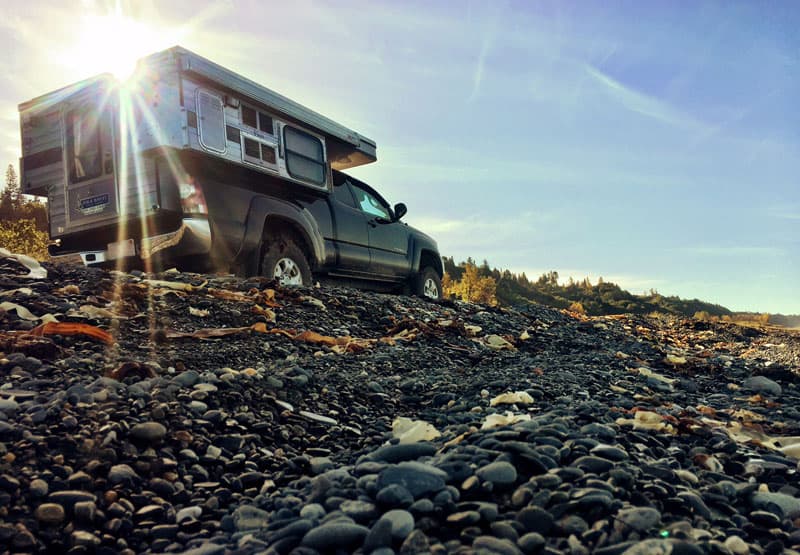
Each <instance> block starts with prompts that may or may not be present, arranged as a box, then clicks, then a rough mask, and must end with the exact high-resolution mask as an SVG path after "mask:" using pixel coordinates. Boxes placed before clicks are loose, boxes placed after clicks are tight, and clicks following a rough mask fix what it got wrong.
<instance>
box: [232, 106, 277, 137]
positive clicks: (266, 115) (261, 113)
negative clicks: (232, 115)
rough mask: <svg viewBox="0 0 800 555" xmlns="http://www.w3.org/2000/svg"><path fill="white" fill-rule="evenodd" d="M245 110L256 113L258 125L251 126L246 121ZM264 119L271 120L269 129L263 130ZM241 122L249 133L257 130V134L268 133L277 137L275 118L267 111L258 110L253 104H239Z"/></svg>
mask: <svg viewBox="0 0 800 555" xmlns="http://www.w3.org/2000/svg"><path fill="white" fill-rule="evenodd" d="M245 110H252V111H253V112H255V115H256V124H255V125H250V124H249V123H247V122H245V121H244V111H245ZM262 116H263V118H267V119H269V124H270V128H269V129H262V128H261V120H262ZM239 122H240V123H241V125H242V126H246V127H247V128H248V131H249V130H250V129H252V130H255V131H256V132H261V133H266V134H267V135H269V136H270V137H276V136H277V134H276V133H275V116H273V115H272V114H270V113H267V112H266V111H265V110H263V109H261V108H258V107H256V106H254V105H252V104H248V103H247V102H242V103H240V104H239Z"/></svg>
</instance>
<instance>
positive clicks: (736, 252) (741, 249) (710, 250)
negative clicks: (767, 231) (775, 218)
mask: <svg viewBox="0 0 800 555" xmlns="http://www.w3.org/2000/svg"><path fill="white" fill-rule="evenodd" d="M671 250H673V251H676V252H679V253H685V254H689V255H694V256H712V257H725V258H740V257H754V256H759V257H773V256H782V255H783V254H784V250H783V249H781V248H778V247H762V246H709V245H700V246H693V247H680V248H676V249H671Z"/></svg>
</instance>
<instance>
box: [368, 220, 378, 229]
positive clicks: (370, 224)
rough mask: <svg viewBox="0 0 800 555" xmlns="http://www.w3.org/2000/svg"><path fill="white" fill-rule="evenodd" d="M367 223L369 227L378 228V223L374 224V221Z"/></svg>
mask: <svg viewBox="0 0 800 555" xmlns="http://www.w3.org/2000/svg"><path fill="white" fill-rule="evenodd" d="M367 223H368V224H369V226H370V227H378V222H376V221H375V220H370V221H368V222H367Z"/></svg>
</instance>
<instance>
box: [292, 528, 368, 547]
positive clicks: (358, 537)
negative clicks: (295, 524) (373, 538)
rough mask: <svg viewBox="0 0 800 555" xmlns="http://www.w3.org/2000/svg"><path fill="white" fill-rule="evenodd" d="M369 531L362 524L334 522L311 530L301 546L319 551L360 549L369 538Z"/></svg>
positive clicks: (304, 537)
mask: <svg viewBox="0 0 800 555" xmlns="http://www.w3.org/2000/svg"><path fill="white" fill-rule="evenodd" d="M368 533H369V529H368V528H366V527H365V526H361V525H360V524H354V523H352V522H347V521H333V522H329V523H327V524H323V525H322V526H319V527H317V528H314V529H313V530H310V531H309V532H308V533H307V534H306V535H305V536H303V540H302V542H301V545H304V546H306V547H311V548H313V549H316V550H317V551H325V550H328V549H333V548H345V549H353V548H356V547H360V546H361V544H362V543H363V542H364V539H365V538H366V537H367V534H368Z"/></svg>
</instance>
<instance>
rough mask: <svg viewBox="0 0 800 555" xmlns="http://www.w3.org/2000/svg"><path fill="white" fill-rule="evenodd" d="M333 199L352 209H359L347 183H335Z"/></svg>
mask: <svg viewBox="0 0 800 555" xmlns="http://www.w3.org/2000/svg"><path fill="white" fill-rule="evenodd" d="M333 198H335V199H336V200H338V201H339V202H341V203H342V204H346V205H347V206H349V207H351V208H358V207H357V206H356V201H355V200H353V194H352V193H351V192H350V187H349V186H348V185H347V181H340V182H339V183H335V182H334V184H333Z"/></svg>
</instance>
